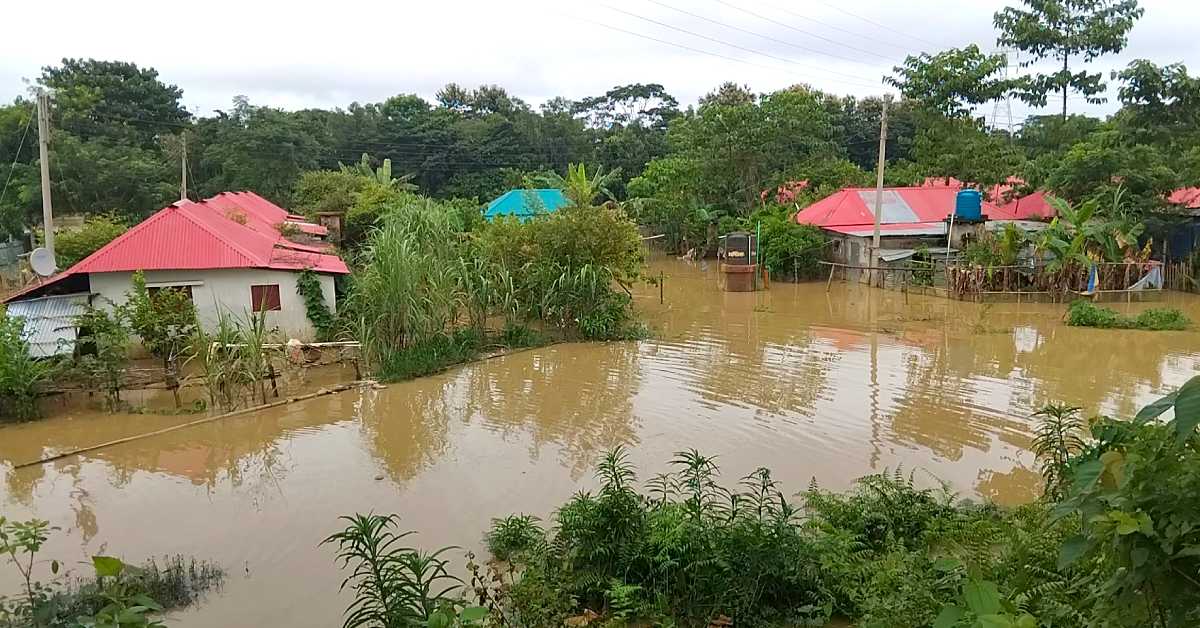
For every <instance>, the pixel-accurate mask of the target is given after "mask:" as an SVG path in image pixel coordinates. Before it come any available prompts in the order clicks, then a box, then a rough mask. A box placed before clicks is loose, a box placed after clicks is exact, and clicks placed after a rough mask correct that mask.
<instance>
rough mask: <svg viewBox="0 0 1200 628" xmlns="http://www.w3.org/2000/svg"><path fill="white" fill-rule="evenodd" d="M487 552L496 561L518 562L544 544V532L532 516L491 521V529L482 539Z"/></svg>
mask: <svg viewBox="0 0 1200 628" xmlns="http://www.w3.org/2000/svg"><path fill="white" fill-rule="evenodd" d="M484 540H485V541H486V542H487V547H488V551H489V552H491V553H492V556H494V557H495V558H496V559H497V560H504V561H520V560H521V559H522V557H523V556H525V555H527V554H528V553H529V552H531V551H533V550H535V549H537V548H538V546H539V545H541V544H542V543H544V542H545V540H546V532H545V530H542V527H541V526H540V525H538V518H537V517H534V516H532V515H509V516H507V517H504V518H503V519H492V528H491V530H488V533H487V536H486V538H485V539H484Z"/></svg>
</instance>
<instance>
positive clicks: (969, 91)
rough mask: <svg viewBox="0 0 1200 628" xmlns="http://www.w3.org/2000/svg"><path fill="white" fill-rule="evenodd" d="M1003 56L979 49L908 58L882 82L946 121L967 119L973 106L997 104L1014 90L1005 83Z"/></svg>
mask: <svg viewBox="0 0 1200 628" xmlns="http://www.w3.org/2000/svg"><path fill="white" fill-rule="evenodd" d="M1004 65H1005V60H1004V55H1001V54H984V53H983V52H981V51H980V50H979V46H976V45H975V44H971V45H969V46H967V47H965V48H951V49H950V50H945V51H942V52H939V53H937V54H929V53H924V52H923V53H921V54H920V55H917V56H911V55H910V56H909V57H908V58H906V59H905V60H904V65H901V66H897V67H895V68H894V71H895V75H894V76H890V77H888V78H887V79H885V80H886V82H888V83H890V84H891V85H894V86H896V87H897V88H899V89H900V93H901V95H903V96H904V97H905V98H908V99H911V100H914V101H916V102H918V103H920V105H921V106H922V107H923V108H924V109H926V110H927V111H931V112H935V113H939V114H941V115H942V116H945V117H947V118H963V117H969V116H970V114H971V108H972V107H973V106H975V105H981V104H983V103H986V102H989V101H993V100H997V99H999V98H1002V97H1003V96H1004V95H1005V94H1007V93H1008V92H1009V91H1010V90H1011V89H1012V88H1013V86H1014V84H1013V82H1012V81H1009V80H1007V79H1005V78H1004V77H1003V76H1002V75H1003V72H1004Z"/></svg>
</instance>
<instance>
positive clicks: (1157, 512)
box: [1056, 378, 1200, 628]
mask: <svg viewBox="0 0 1200 628" xmlns="http://www.w3.org/2000/svg"><path fill="white" fill-rule="evenodd" d="M1167 410H1173V411H1174V418H1172V419H1171V420H1170V421H1169V422H1166V423H1162V422H1156V421H1154V419H1156V418H1157V417H1159V416H1160V415H1161V414H1162V413H1164V412H1166V411H1167ZM1198 424H1200V378H1192V379H1191V380H1189V381H1188V382H1187V383H1185V384H1184V385H1183V386H1182V387H1180V388H1179V390H1178V391H1176V392H1175V393H1172V394H1171V395H1168V396H1167V397H1164V398H1163V399H1160V400H1159V401H1157V402H1155V403H1152V404H1150V405H1149V406H1147V407H1146V408H1144V409H1143V410H1142V411H1141V412H1140V413H1138V416H1137V417H1136V418H1135V419H1134V420H1133V421H1132V422H1130V421H1118V420H1113V419H1109V418H1105V417H1099V418H1097V419H1095V420H1094V421H1093V422H1092V426H1091V439H1090V441H1089V442H1088V443H1087V447H1086V448H1085V450H1084V451H1083V452H1082V453H1081V454H1080V455H1079V456H1077V457H1075V458H1074V459H1073V460H1072V482H1071V486H1070V492H1069V493H1068V495H1067V497H1066V499H1064V500H1063V501H1062V502H1061V503H1059V504H1058V506H1057V509H1056V511H1057V512H1058V514H1059V515H1061V516H1072V517H1074V518H1077V519H1078V520H1079V521H1081V522H1082V527H1081V530H1080V534H1079V535H1078V536H1075V537H1073V538H1071V539H1069V540H1068V541H1067V542H1066V543H1065V544H1064V545H1063V547H1062V552H1061V555H1060V563H1061V564H1063V565H1064V566H1067V567H1069V568H1070V569H1073V570H1076V571H1077V572H1078V571H1083V572H1088V573H1091V574H1093V577H1094V578H1095V584H1094V585H1093V587H1092V588H1091V590H1090V591H1089V592H1088V594H1089V598H1090V599H1089V602H1091V603H1092V604H1094V605H1095V606H1094V608H1095V615H1094V616H1095V617H1097V618H1104V619H1105V620H1107V621H1108V622H1110V623H1112V624H1116V625H1148V626H1161V627H1163V628H1166V627H1168V626H1186V625H1193V624H1195V623H1196V622H1197V621H1200V581H1198V580H1197V579H1196V578H1195V574H1196V573H1197V571H1198V570H1200V525H1198V523H1200V522H1198V521H1197V513H1200V501H1198V500H1200V435H1198V434H1197V431H1196V426H1197V425H1198Z"/></svg>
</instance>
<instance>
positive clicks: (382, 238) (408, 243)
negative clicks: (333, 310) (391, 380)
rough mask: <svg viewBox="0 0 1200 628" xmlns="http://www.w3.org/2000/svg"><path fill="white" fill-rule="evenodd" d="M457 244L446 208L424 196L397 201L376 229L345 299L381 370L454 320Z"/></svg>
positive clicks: (369, 359)
mask: <svg viewBox="0 0 1200 628" xmlns="http://www.w3.org/2000/svg"><path fill="white" fill-rule="evenodd" d="M458 248H459V242H458V240H457V236H456V235H455V233H454V232H453V230H452V229H451V227H450V223H449V220H448V218H447V216H446V214H445V213H444V212H443V211H441V209H440V208H439V207H438V206H437V205H436V204H435V203H434V202H433V201H430V200H428V199H420V200H418V199H413V200H411V201H409V202H406V203H404V204H402V205H399V206H397V207H395V208H394V209H393V210H392V211H391V212H389V213H388V214H386V215H385V216H384V218H383V224H382V225H381V226H380V227H378V228H376V229H375V230H373V231H372V232H371V234H370V236H369V238H368V241H367V244H366V246H365V247H364V249H363V251H362V254H361V257H360V266H361V271H360V272H359V273H358V275H357V276H356V278H355V282H354V291H353V293H352V295H351V297H350V302H349V303H348V304H347V309H348V310H349V312H351V318H352V320H354V321H356V323H355V325H354V326H355V327H357V328H359V329H361V330H368V329H369V333H366V334H364V335H363V336H362V337H360V338H359V341H360V342H362V343H363V353H364V357H366V358H367V360H366V361H367V362H368V363H369V364H372V365H375V366H376V367H377V368H379V370H380V371H381V372H382V373H383V374H384V375H385V376H398V374H397V373H393V372H391V369H390V367H389V365H390V364H392V363H394V362H395V361H396V360H397V359H398V357H397V356H398V355H399V354H401V353H403V352H405V351H406V350H408V349H409V348H411V347H413V346H416V345H419V344H421V343H427V342H431V341H433V339H434V338H435V337H437V336H441V335H444V334H445V333H446V331H447V330H448V329H449V328H450V327H451V326H452V325H453V324H454V323H455V322H456V321H457V319H458V315H459V311H460V310H459V307H460V304H461V303H462V296H461V293H460V290H459V276H458V274H457V273H456V272H455V271H456V267H457V266H458V264H459V263H458V257H457V253H458Z"/></svg>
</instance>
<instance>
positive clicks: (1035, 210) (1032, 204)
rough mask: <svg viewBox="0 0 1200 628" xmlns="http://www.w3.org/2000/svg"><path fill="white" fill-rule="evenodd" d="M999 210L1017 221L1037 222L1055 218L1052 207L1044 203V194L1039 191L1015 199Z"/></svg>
mask: <svg viewBox="0 0 1200 628" xmlns="http://www.w3.org/2000/svg"><path fill="white" fill-rule="evenodd" d="M1001 209H1003V210H1004V211H1006V212H1008V213H1010V214H1012V215H1013V216H1016V218H1017V219H1018V220H1037V219H1040V218H1053V217H1054V216H1055V211H1054V207H1052V206H1051V205H1050V203H1047V202H1046V193H1045V192H1040V191H1039V192H1034V193H1033V194H1027V195H1025V196H1022V197H1021V198H1018V199H1015V200H1013V201H1012V202H1010V203H1008V204H1007V205H1004V206H1002V207H1001Z"/></svg>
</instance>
